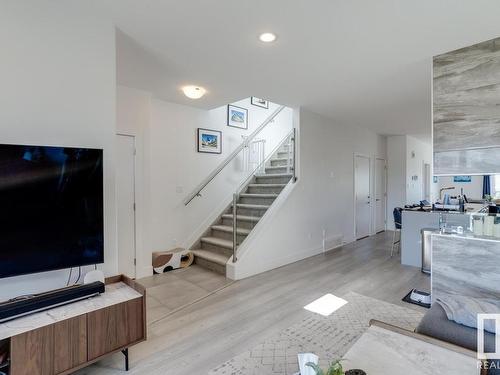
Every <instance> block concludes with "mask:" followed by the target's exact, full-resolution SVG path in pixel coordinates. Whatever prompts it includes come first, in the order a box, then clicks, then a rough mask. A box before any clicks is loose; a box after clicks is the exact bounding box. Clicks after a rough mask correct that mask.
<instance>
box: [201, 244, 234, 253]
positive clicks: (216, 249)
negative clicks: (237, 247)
mask: <svg viewBox="0 0 500 375" xmlns="http://www.w3.org/2000/svg"><path fill="white" fill-rule="evenodd" d="M201 248H202V249H203V250H210V251H211V252H213V253H217V254H222V255H225V256H231V255H233V250H231V249H226V248H225V247H220V246H216V245H212V244H209V243H206V242H202V243H201Z"/></svg>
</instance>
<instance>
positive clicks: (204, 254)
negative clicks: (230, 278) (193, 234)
mask: <svg viewBox="0 0 500 375" xmlns="http://www.w3.org/2000/svg"><path fill="white" fill-rule="evenodd" d="M191 252H192V253H193V254H194V256H195V257H199V258H202V259H205V260H207V261H209V262H213V263H216V264H220V265H221V266H225V265H226V263H227V261H228V260H229V257H228V256H225V255H223V254H219V253H215V252H212V251H209V250H203V249H196V250H191Z"/></svg>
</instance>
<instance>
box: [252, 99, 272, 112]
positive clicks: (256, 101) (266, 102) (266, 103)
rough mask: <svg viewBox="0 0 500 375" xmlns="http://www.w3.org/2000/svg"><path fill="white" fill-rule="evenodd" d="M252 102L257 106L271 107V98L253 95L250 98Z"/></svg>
mask: <svg viewBox="0 0 500 375" xmlns="http://www.w3.org/2000/svg"><path fill="white" fill-rule="evenodd" d="M250 103H252V105H256V106H257V107H262V108H265V109H269V100H264V99H262V98H257V97H255V96H252V98H251V99H250Z"/></svg>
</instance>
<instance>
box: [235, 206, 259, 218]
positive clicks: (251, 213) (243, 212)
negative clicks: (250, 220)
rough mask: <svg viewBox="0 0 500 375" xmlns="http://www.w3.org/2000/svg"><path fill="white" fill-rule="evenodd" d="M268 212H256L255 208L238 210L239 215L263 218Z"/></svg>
mask: <svg viewBox="0 0 500 375" xmlns="http://www.w3.org/2000/svg"><path fill="white" fill-rule="evenodd" d="M265 212H266V210H256V209H254V208H238V213H237V215H243V216H254V217H261V216H262V215H264V213H265Z"/></svg>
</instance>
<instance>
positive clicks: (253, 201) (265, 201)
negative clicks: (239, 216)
mask: <svg viewBox="0 0 500 375" xmlns="http://www.w3.org/2000/svg"><path fill="white" fill-rule="evenodd" d="M275 199H276V198H274V197H273V198H260V197H259V198H256V197H240V200H239V202H238V203H245V204H263V205H267V206H270V205H271V203H273V202H274V200H275Z"/></svg>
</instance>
